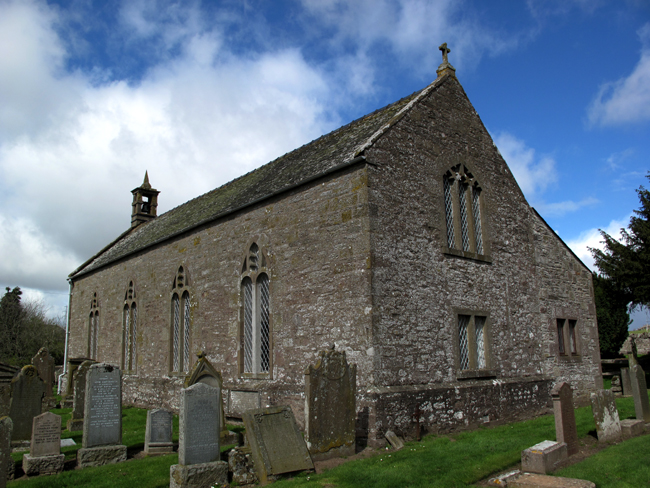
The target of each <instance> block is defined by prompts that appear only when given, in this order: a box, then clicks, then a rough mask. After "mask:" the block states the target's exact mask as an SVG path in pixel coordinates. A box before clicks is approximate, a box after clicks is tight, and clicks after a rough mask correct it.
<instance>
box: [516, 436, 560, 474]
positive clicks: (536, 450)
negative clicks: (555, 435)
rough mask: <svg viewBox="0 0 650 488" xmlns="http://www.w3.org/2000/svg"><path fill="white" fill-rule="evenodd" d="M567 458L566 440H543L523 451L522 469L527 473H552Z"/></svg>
mask: <svg viewBox="0 0 650 488" xmlns="http://www.w3.org/2000/svg"><path fill="white" fill-rule="evenodd" d="M566 458H567V452H566V444H565V443H564V442H553V441H542V442H540V443H538V444H535V445H534V446H533V447H529V448H528V449H524V450H523V451H521V470H522V471H525V472H527V473H540V474H546V473H550V472H551V471H555V469H556V468H557V466H558V465H559V464H560V463H561V462H563V461H565V460H566Z"/></svg>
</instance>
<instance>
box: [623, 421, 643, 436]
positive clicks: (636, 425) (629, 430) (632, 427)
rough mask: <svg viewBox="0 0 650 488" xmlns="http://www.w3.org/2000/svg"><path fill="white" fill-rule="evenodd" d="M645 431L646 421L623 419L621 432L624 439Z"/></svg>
mask: <svg viewBox="0 0 650 488" xmlns="http://www.w3.org/2000/svg"><path fill="white" fill-rule="evenodd" d="M644 432H645V422H643V420H638V419H626V420H621V434H623V439H628V438H630V437H636V436H638V435H641V434H643V433H644Z"/></svg>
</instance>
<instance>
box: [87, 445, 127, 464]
mask: <svg viewBox="0 0 650 488" xmlns="http://www.w3.org/2000/svg"><path fill="white" fill-rule="evenodd" d="M123 461H126V446H122V445H120V446H101V447H87V448H85V449H79V450H78V451H77V467H79V468H88V467H91V466H103V465H104V464H116V463H121V462H123Z"/></svg>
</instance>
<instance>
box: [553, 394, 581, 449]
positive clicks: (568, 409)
mask: <svg viewBox="0 0 650 488" xmlns="http://www.w3.org/2000/svg"><path fill="white" fill-rule="evenodd" d="M551 396H552V397H553V413H554V414H555V436H556V438H557V441H558V442H559V443H562V442H565V443H566V445H567V454H568V455H569V456H572V455H573V454H575V453H577V452H578V450H579V449H578V429H577V427H576V417H575V411H574V408H573V391H572V390H571V385H569V383H564V382H563V383H560V384H558V385H555V387H553V390H552V391H551Z"/></svg>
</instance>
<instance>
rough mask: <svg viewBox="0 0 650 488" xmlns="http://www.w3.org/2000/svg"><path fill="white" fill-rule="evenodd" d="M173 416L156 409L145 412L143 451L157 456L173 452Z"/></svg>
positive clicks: (166, 411) (165, 411)
mask: <svg viewBox="0 0 650 488" xmlns="http://www.w3.org/2000/svg"><path fill="white" fill-rule="evenodd" d="M173 418H174V415H173V414H172V413H171V412H170V411H168V410H163V409H162V408H158V409H155V410H149V411H148V412H147V426H146V430H145V437H144V451H145V452H146V453H148V454H158V453H164V452H171V451H173V447H174V445H173V443H172V420H173Z"/></svg>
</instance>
